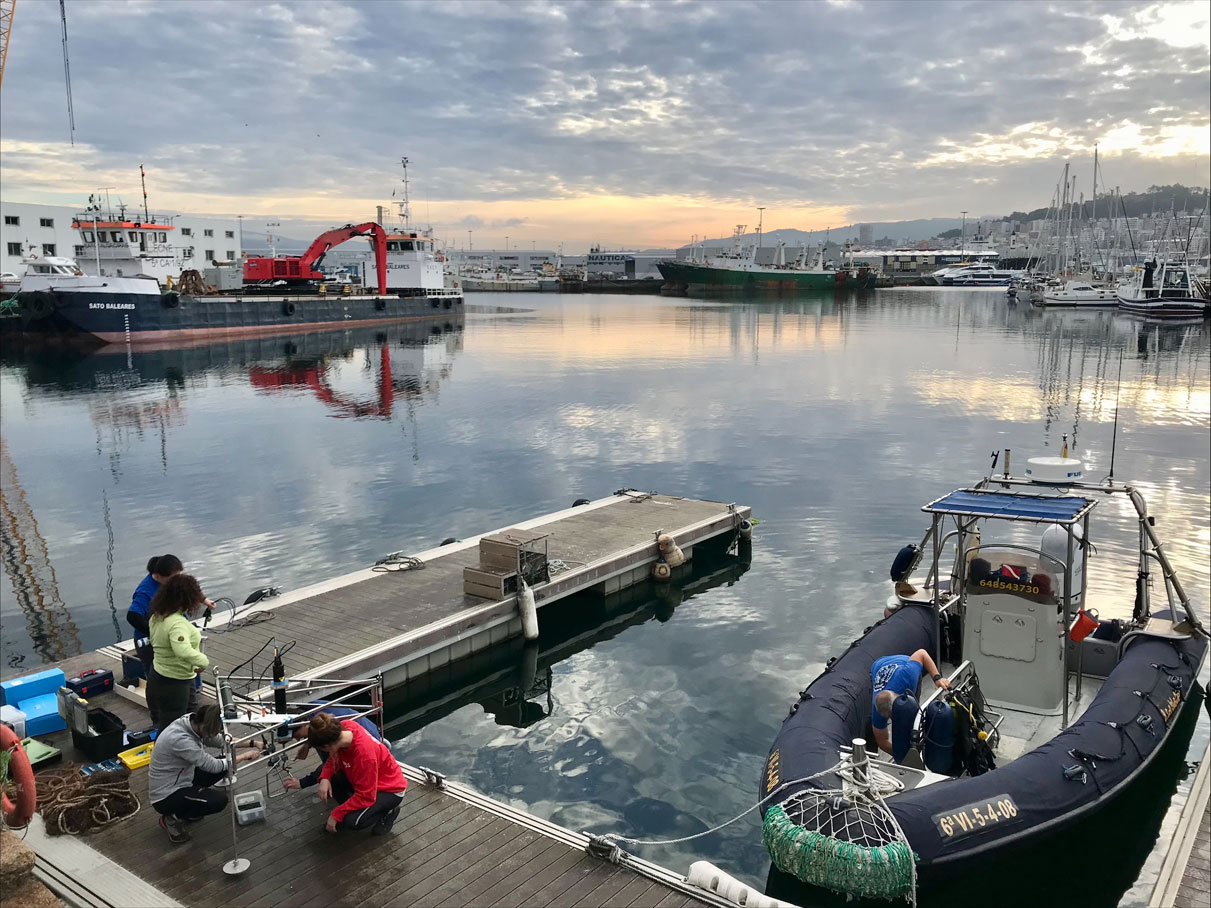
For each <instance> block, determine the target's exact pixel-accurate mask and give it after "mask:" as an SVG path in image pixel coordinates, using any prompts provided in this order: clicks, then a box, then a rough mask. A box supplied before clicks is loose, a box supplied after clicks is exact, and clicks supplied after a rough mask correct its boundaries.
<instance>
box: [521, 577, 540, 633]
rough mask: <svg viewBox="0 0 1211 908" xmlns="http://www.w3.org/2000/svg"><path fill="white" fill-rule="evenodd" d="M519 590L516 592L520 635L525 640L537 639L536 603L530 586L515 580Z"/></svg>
mask: <svg viewBox="0 0 1211 908" xmlns="http://www.w3.org/2000/svg"><path fill="white" fill-rule="evenodd" d="M517 582H518V583H519V584H520V586H521V588H520V589H519V590H518V592H517V610H518V611H519V612H520V613H521V635H522V636H523V637H525V638H526V639H527V640H537V639H538V603H537V602H536V601H535V599H534V591H533V590H532V589H530V585H529V584H528V583H526V582H525V581H524V580H522V579H521V578H520V577H518V578H517Z"/></svg>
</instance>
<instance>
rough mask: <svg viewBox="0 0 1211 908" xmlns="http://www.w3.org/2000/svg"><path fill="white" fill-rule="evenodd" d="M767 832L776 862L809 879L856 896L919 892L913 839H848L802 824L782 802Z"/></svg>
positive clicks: (890, 896)
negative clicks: (858, 841)
mask: <svg viewBox="0 0 1211 908" xmlns="http://www.w3.org/2000/svg"><path fill="white" fill-rule="evenodd" d="M761 838H762V840H763V841H764V842H765V849H766V851H768V852H769V856H770V859H771V860H772V861H773V862H774V866H775V867H777V868H778V869H779V870H781V871H782V872H783V873H789V874H791V875H792V876H794V877H796V878H797V879H799V880H802V881H803V882H805V883H811V884H812V885H814V886H820V887H823V888H825V889H831V890H832V891H834V892H840V893H843V894H845V895H850V896H863V897H866V898H882V899H894V898H906V899H909V900H911V899H912V898H913V895H914V893H913V876H914V873H913V862H914V861H916V860H918V858H917V855H915V854H914V853H913V851H912V849H911V848H909V847H908V843H907V842H892V843H890V844H888V845H878V846H873V847H872V846H866V845H855V844H854V843H852V842H843V841H841V840H840V839H836V838H833V837H832V836H827V835H821V834H820V833H818V832H813V831H812V830H810V829H805V828H804V827H802V826H800V825H798V824H797V823H795V822H794V821H793V820H792V819H791V818H790V817H789V816H787V815H786V811H785V810H783V809H782V805H780V804H775V805H774V806H773V807H771V808H770V809H769V810H768V811H766V814H765V823H764V825H763V826H762V830H761Z"/></svg>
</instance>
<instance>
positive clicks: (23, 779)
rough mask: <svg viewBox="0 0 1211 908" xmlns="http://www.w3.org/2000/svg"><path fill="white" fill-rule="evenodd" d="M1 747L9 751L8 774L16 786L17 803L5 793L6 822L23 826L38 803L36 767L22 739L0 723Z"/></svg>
mask: <svg viewBox="0 0 1211 908" xmlns="http://www.w3.org/2000/svg"><path fill="white" fill-rule="evenodd" d="M0 749H2V750H6V751H8V775H9V778H10V779H12V781H13V785H14V787H15V788H16V792H15V795H16V798H17V803H16V804H14V803H13V802H12V801H10V800H9V799H8V795H4V796H3V799H4V804H3V807H4V822H5V824H6V825H8V826H12V827H14V828H18V829H19V828H21V827H22V826H25V825H26V824H27V823H29V820H30V817H32V816H33V815H34V808H35V807H36V806H37V803H38V794H37V789H35V788H34V768H33V767H32V766H30V765H29V757H27V756H26V755H25V748H23V747H22V746H21V741H20V739H19V738H18V737H17V733H16V732H14V731H13V730H12V729H11V728H9V727H8V726H7V725H0Z"/></svg>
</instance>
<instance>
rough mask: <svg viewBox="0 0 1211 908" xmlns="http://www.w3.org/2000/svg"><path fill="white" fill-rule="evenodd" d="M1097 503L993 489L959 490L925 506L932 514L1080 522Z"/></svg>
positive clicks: (1083, 499)
mask: <svg viewBox="0 0 1211 908" xmlns="http://www.w3.org/2000/svg"><path fill="white" fill-rule="evenodd" d="M1093 505H1094V502H1092V501H1090V500H1089V499H1087V498H1076V497H1073V496H1068V495H1065V496H1062V497H1057V496H1055V495H1028V494H1025V493H1022V492H993V491H985V490H983V489H959V490H958V491H956V492H951V493H950V494H949V495H945V496H943V497H942V498H939V499H938V500H937V501H931V502H930V503H929V504H927V505H925V507H923V508H921V510H922V511H925V512H927V513H930V514H956V515H959V516H963V517H994V518H995V517H999V518H1001V519H1003V520H1029V521H1032V522H1034V523H1058V524H1063V525H1065V526H1067V525H1069V524H1073V523H1076V522H1077V521H1078V520H1080V519H1081V518H1082V517H1084V516H1085V514H1086V513H1088V511H1089V509H1090V508H1092V507H1093Z"/></svg>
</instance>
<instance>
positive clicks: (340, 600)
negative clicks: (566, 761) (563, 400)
mask: <svg viewBox="0 0 1211 908" xmlns="http://www.w3.org/2000/svg"><path fill="white" fill-rule="evenodd" d="M749 515H750V509H749V508H747V507H743V506H736V505H731V504H725V503H721V502H714V501H700V500H694V499H688V498H677V497H673V496H668V495H658V494H655V493H645V492H635V491H633V490H623V491H620V492H618V493H616V494H614V495H612V496H609V497H608V498H603V499H599V500H597V501H594V502H590V503H589V504H587V505H582V506H580V507H573V508H569V509H568V510H565V511H559V512H557V513H554V514H548V515H545V516H543V517H538V518H535V519H532V520H526V521H522V522H520V523H516V524H512V525H511V526H510V527H508V528H514V527H515V528H518V529H523V530H529V531H531V532H534V533H542V534H546V535H547V555H548V558H549V559H551V561H552V563H555V564H556V565H557V566H558V565H560V564H562V565H564V566H565V568H564V569H562V570H557V572H553V575H552V577H551V579H550V581H549V582H546V583H542V584H538V585H536V586H535V587H534V593H535V598H536V600H537V605H538V610H539V624H540V625H541V623H542V610H543V608H544V607H545V606H548V605H550V604H551V603H553V602H557V601H559V600H561V599H564V598H566V597H568V596H571V595H573V594H575V593H578V592H583V591H587V590H593V589H596V590H598V591H600V592H601V593H602V594H603V595H606V594H610V593H613V592H616V591H618V590H620V589H623V588H626V587H628V586H631V585H633V584H636V583H639V582H642V581H644V580H646V579H647V578H648V576H649V572H650V570H651V565H652V564H653V563H654V562H655V561H656V559H657V557H658V555H659V552H658V550H657V548H656V544H655V534H656V532H657V531H658V530H663V531H665V532H667V533H670V534H672V535H673V536H674V537H675V538H676V540H677V542H678V544H679V545H680V546H681V548H682V550H683V551H684V552H685V554H686V557H687V559H689V558H692V557H693V550H694V547H695V546H700V545H702V544H704V543H708V544H709V543H712V542H714V543H715V544H716V545H721V546H722V547H726V545H727V544H728V543H729V542H730V541H731V539H732V538H734V536H735V531H736V527H737V526H738V524H739V523H740V522H741V521H742V520H744V519H746V518H748V517H749ZM508 528H502V529H500V530H492V531H490V532H489V533H484V534H482V535H481V536H475V537H472V538H470V539H466V540H462V541H460V542H457V543H452V544H450V545H445V546H439V547H437V548H433V549H429V550H427V551H423V552H417V553H415V554H413V555H412V557H415V558H417V559H420V560H421V561H422V562H423V563H424V568H423V569H422V570H401V571H385V570H382V569H381V568H378V569H376V568H375V567H370V568H366V569H363V570H358V571H354V572H352V573H349V574H346V575H344V576H342V577H337V578H334V579H332V580H328V581H324V582H322V583H317V584H313V585H311V586H308V587H304V588H302V589H299V590H294V591H289V592H287V593H286V594H284V595H281V596H278V597H275V598H272V599H268V600H264V601H263V602H262V603H258V604H257V605H255V606H253V607H252V608H251V609H250V611H249V612H247V613H242V616H243V615H245V614H247V615H251V614H257V613H260V612H267V613H270V614H271V615H272V616H273V618H274V620H273V621H262V622H260V623H257V624H250V625H247V626H244V627H236V628H233V629H232V630H229V631H227V632H226V633H219V632H218V631H220V630H221V627H219V624H220V622H221V621H222V619H223V615H222V614H219V615H216V617H215V622H214V623H213V624H212V625H211V629H209V630H208V632H207V639H206V643H205V650H206V653H207V655H209V657H210V660H211V663H212V664H213V665H215V666H216V667H217V668H218V669H219V671H220V672H222V671H223V670H231V669H232V668H235V667H236V666H238V665H240V664H241V663H243V662H245V660H248V659H249V658H250V657H253V656H254V654H256V652H257V651H258V650H259V649H260V648H261V647H262V646H263V645H264V643H265V641H266V640H267V639H270V638H276V639H277V640H278V641H279V642H280V643H282V644H285V643H287V642H288V641H291V640H293V641H295V645H294V647H293V648H292V650H291V651H290V654H289V657H288V660H289V661H288V663H287V665H286V668H287V672H288V674H289V676H290V677H291V678H292V679H296V678H297V679H305V678H309V677H355V676H356V677H364V676H367V675H370V674H374V673H376V672H382V673H383V676H384V684H385V687H387V688H388V689H390V688H392V687H397V686H400V685H402V684H404V683H405V682H407V681H410V680H413V679H415V678H418V677H421V676H424V675H426V674H427V673H429V672H431V671H436V670H438V669H441V668H443V667H444V666H446V665H448V664H450V663H452V662H456V661H458V660H459V659H462V658H465V657H467V656H470V655H471V654H473V653H476V652H479V651H480V650H483V649H487V648H489V647H491V646H493V645H494V644H497V643H499V642H501V641H503V640H507V639H509V638H512V637H517V636H520V634H521V619H520V617H519V616H518V612H517V606H516V597H515V596H508V597H506V598H502V599H499V600H490V599H484V598H480V597H476V596H468V595H466V594H465V593H464V592H463V569H464V568H466V567H468V566H473V565H475V564H477V563H478V562H479V540H480V539H481V538H482V536H487V535H492V534H494V533H499V532H502V531H503V529H508ZM130 649H131V646H130V644H129V643H123V644H118V645H115V646H109V647H103V648H102V649H101V650H100V651H99V653H100V655H101V656H102V657H104V658H105V659H109V660H114V661H118V662H120V660H121V656H122V654H123V653H125V652H129V651H130ZM257 667H258V668H259V667H260V666H259V664H258V666H257ZM117 673H118V672H117V671H115V674H117ZM209 677H210V675H209V673H208V674H207V676H206V679H209Z"/></svg>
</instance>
